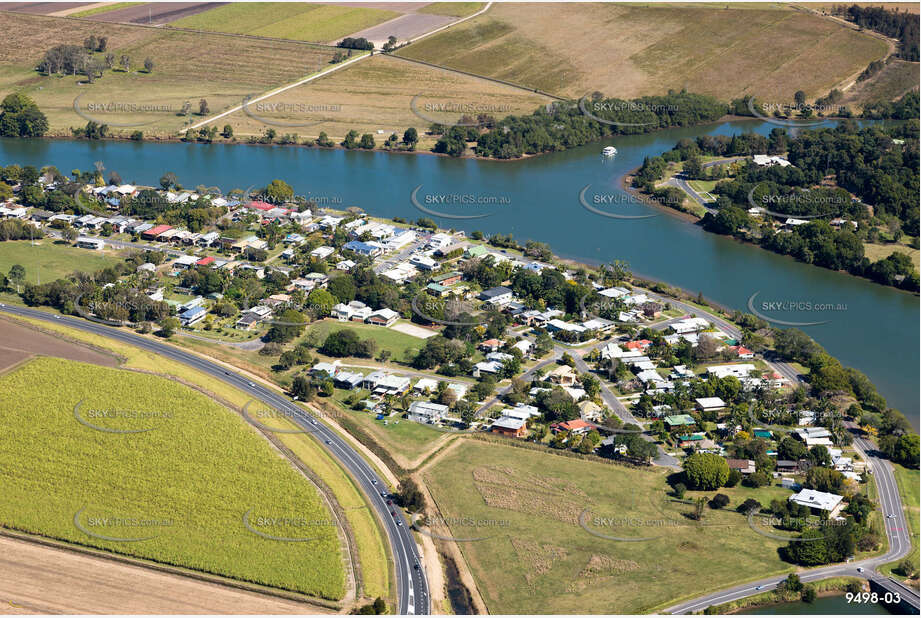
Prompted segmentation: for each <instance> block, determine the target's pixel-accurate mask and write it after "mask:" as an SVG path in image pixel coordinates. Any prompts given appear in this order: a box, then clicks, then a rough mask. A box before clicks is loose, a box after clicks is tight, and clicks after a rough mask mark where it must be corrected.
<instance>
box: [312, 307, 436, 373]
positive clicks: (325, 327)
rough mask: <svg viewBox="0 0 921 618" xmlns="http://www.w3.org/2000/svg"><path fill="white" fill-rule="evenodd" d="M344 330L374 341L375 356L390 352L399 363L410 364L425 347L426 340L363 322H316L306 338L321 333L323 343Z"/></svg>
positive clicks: (333, 320) (331, 320) (330, 320)
mask: <svg viewBox="0 0 921 618" xmlns="http://www.w3.org/2000/svg"><path fill="white" fill-rule="evenodd" d="M343 329H349V330H353V331H355V332H356V333H357V334H358V337H359V338H361V339H373V340H374V341H376V342H377V352H376V353H375V355H377V354H380V353H381V351H382V350H389V351H390V354H391V357H390V358H391V360H394V361H398V362H408V361H409V360H410V359H411V358H412V357H413V356H415V353H416V352H418V351H419V350H421V349H422V348H423V347H424V346H425V340H424V339H420V338H418V337H413V336H412V335H407V334H406V333H401V332H400V331H396V330H393V329H391V328H384V327H382V326H372V325H371V324H363V323H361V322H340V321H339V320H335V319H332V318H329V319H326V320H321V321H319V322H314V323H313V324H311V325H310V327H308V329H307V331H305V335H304V336H305V337H306V333H307V332H315V333H319V335H320V337H321V339H320V341H323V340H324V339H326V337H327V336H328V335H329V334H330V333H332V332H335V331H339V330H343Z"/></svg>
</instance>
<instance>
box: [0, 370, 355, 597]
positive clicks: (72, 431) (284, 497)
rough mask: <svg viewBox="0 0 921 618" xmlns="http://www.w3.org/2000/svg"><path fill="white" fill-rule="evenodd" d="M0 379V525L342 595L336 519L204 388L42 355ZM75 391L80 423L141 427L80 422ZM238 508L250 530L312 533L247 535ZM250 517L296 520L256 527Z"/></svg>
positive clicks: (322, 593) (287, 586) (318, 593)
mask: <svg viewBox="0 0 921 618" xmlns="http://www.w3.org/2000/svg"><path fill="white" fill-rule="evenodd" d="M49 384H54V385H55V387H56V388H53V389H49V388H47V385H49ZM0 389H2V390H3V391H4V392H7V393H16V397H15V399H13V398H5V399H4V401H3V402H2V403H0V422H2V424H3V425H4V433H5V435H7V436H8V437H9V440H8V441H7V443H6V444H7V445H6V448H4V449H3V450H2V451H0V462H2V463H0V471H2V472H0V477H2V484H3V487H4V499H3V501H2V502H0V522H2V524H3V525H5V526H9V527H12V528H16V529H19V530H23V531H26V532H30V533H34V534H42V535H45V536H49V537H52V538H57V539H62V540H65V541H69V542H73V543H79V544H82V545H87V546H91V547H97V548H101V549H105V550H109V551H113V552H116V553H122V554H126V555H130V556H136V557H140V558H146V559H151V560H155V561H158V562H163V563H167V564H175V565H181V566H185V567H189V568H193V569H197V570H201V571H206V572H210V573H216V574H219V575H224V576H228V577H234V578H238V579H243V580H248V581H253V582H257V583H261V584H265V585H269V586H274V587H279V588H285V589H289V590H295V591H300V592H304V593H306V594H311V595H316V596H319V597H322V598H326V599H333V600H335V599H339V598H341V597H342V595H343V594H344V592H345V578H344V572H343V565H342V555H341V552H340V550H339V540H338V537H337V534H336V529H335V527H333V526H332V525H330V524H329V523H328V522H329V521H330V514H329V512H328V511H327V510H326V508H325V506H324V505H323V503H322V501H321V499H320V496H319V495H318V494H317V493H316V490H315V488H314V487H313V486H312V485H311V484H310V483H309V482H308V481H307V480H306V479H304V478H303V476H301V475H300V474H299V473H298V472H297V471H296V470H294V468H292V467H291V465H290V464H289V463H288V462H287V461H285V460H283V459H281V458H280V457H278V455H277V454H276V453H275V452H274V451H273V450H272V448H271V447H270V446H269V445H268V444H266V442H265V440H264V439H263V438H262V437H261V436H260V435H258V434H257V433H256V432H255V431H254V430H253V429H252V428H251V427H250V426H248V425H247V424H246V422H245V421H244V420H243V419H242V418H241V417H239V416H237V415H236V414H233V413H231V412H230V411H228V410H227V409H226V408H224V407H223V406H221V405H219V404H218V403H216V402H215V401H213V400H211V399H209V398H208V397H206V396H205V395H203V394H201V393H199V392H197V391H195V390H193V389H190V388H188V387H186V386H184V385H182V384H179V383H177V382H174V381H170V380H165V379H163V378H161V377H158V376H151V375H146V374H141V373H136V372H129V371H124V370H122V369H110V368H106V367H97V366H93V365H87V364H83V363H76V362H73V361H65V360H61V359H54V358H39V359H35V360H33V361H31V362H29V363H28V364H26V365H24V366H23V367H21V368H20V369H17V370H15V371H13V372H12V373H9V374H6V375H4V376H3V377H2V378H0ZM81 403H82V408H81V409H80V415H81V417H82V418H83V419H85V420H86V421H87V422H89V423H92V424H94V425H97V426H100V427H104V428H106V429H108V430H120V431H130V430H135V431H139V430H144V429H149V431H140V432H139V433H111V432H110V431H109V432H107V431H100V430H96V429H92V428H90V427H88V426H86V425H85V424H84V423H81V422H78V419H77V418H75V416H76V412H75V411H74V408H75V406H77V405H78V404H81ZM94 410H95V411H107V412H109V413H111V414H116V411H122V412H124V414H117V415H115V416H99V415H98V414H96V415H94ZM133 415H142V416H141V417H140V418H138V417H135V416H133ZM36 453H53V456H48V457H41V456H36V455H35V454H36ZM241 462H245V465H241ZM250 511H251V514H250V520H249V521H250V524H251V527H252V529H255V530H256V531H257V532H261V533H263V534H268V535H273V536H280V537H286V538H307V537H309V538H311V539H313V540H311V541H310V542H297V543H291V542H288V543H284V542H278V541H274V540H269V539H266V538H264V537H263V536H260V535H258V534H255V533H253V532H252V531H251V529H248V528H247V526H246V525H245V524H244V520H243V516H244V514H245V513H247V512H250ZM78 512H82V515H80V517H79V518H77V516H76V514H77V513H78ZM260 517H262V518H267V517H272V518H289V519H291V520H293V521H304V522H305V523H304V524H301V525H299V526H297V527H295V526H292V525H277V524H276V525H271V526H268V525H265V524H264V523H260V521H259V518H260ZM104 518H110V519H109V520H108V521H106V520H105V519H104ZM297 518H300V519H297ZM126 520H127V523H125V521H126ZM133 520H139V521H152V522H158V523H157V524H156V525H151V526H139V525H137V524H132V523H131V522H132V521H133ZM76 522H79V523H80V525H81V526H82V528H81V527H78V525H77V523H76ZM85 530H89V531H90V532H92V533H94V534H88V533H87V532H85ZM102 536H104V537H110V538H105V539H103V538H100V537H102ZM125 539H128V540H125ZM138 539H145V540H138Z"/></svg>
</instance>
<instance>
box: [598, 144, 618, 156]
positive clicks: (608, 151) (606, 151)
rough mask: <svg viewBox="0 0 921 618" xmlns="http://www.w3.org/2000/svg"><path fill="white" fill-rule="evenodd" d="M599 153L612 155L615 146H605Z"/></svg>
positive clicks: (614, 151) (614, 153)
mask: <svg viewBox="0 0 921 618" xmlns="http://www.w3.org/2000/svg"><path fill="white" fill-rule="evenodd" d="M601 154H602V155H604V156H606V157H613V156H614V155H616V154H617V148H614V146H605V147H604V150H602V151H601Z"/></svg>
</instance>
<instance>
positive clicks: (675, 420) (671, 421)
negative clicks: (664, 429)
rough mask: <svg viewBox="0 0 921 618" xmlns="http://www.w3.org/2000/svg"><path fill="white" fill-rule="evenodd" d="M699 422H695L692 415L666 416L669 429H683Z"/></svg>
mask: <svg viewBox="0 0 921 618" xmlns="http://www.w3.org/2000/svg"><path fill="white" fill-rule="evenodd" d="M695 423H697V421H695V420H694V417H693V416H691V415H690V414H675V415H674V416H666V417H665V424H666V425H668V426H669V427H683V426H686V425H694V424H695Z"/></svg>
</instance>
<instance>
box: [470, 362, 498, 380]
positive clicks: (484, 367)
mask: <svg viewBox="0 0 921 618" xmlns="http://www.w3.org/2000/svg"><path fill="white" fill-rule="evenodd" d="M502 367H503V365H502V363H501V362H499V361H481V362H479V363H476V364H475V365H474V366H473V370H472V371H471V372H470V374H471V375H472V376H473V377H474V378H479V377H480V375H482V374H484V373H491V374H497V373H499V372H500V371H502Z"/></svg>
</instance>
